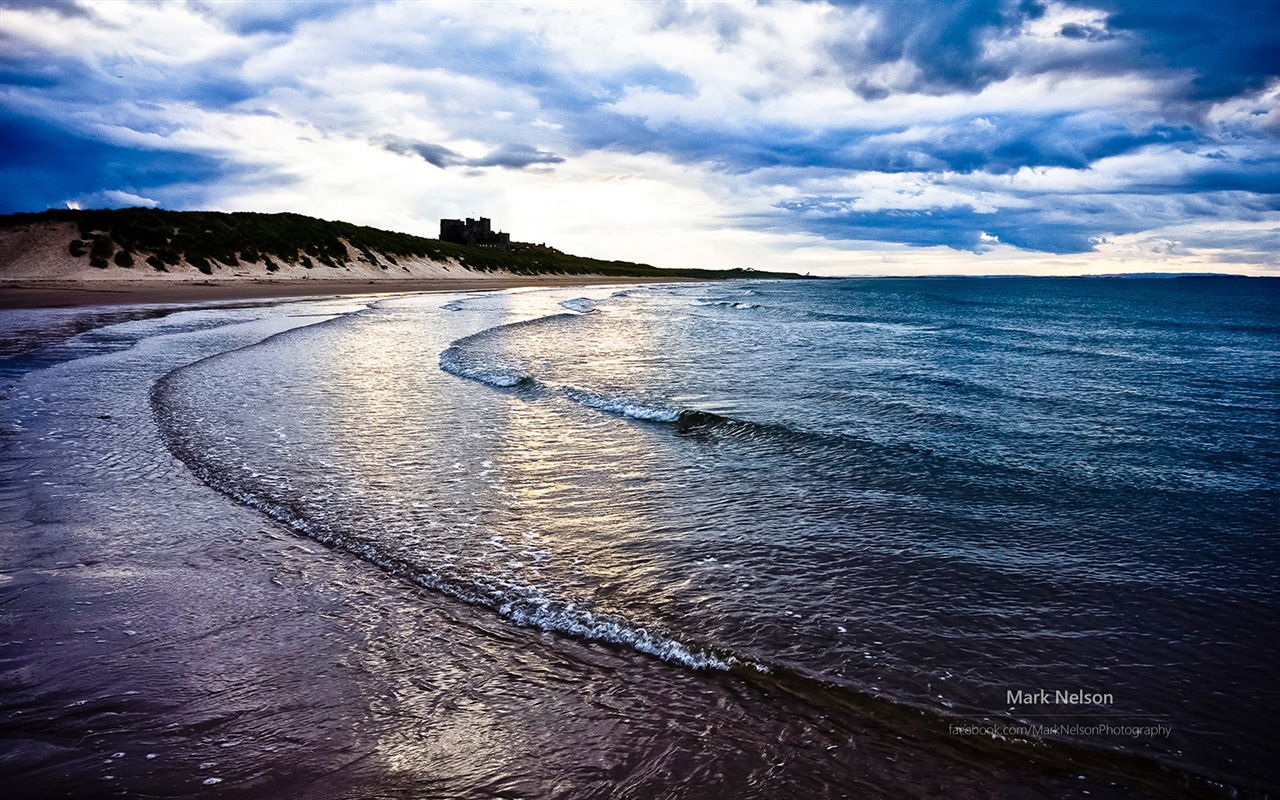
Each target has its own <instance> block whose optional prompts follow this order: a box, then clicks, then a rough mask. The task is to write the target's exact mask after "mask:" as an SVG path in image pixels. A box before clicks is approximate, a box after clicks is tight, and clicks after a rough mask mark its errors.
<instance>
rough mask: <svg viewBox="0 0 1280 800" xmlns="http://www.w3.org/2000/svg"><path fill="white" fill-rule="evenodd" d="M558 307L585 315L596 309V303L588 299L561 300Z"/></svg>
mask: <svg viewBox="0 0 1280 800" xmlns="http://www.w3.org/2000/svg"><path fill="white" fill-rule="evenodd" d="M559 305H560V306H561V307H562V308H567V309H569V310H570V311H576V312H578V313H579V314H586V313H589V312H590V311H592V310H593V309H594V308H595V307H596V301H595V300H592V299H591V298H589V297H575V298H573V299H572V300H561V301H560V303H559Z"/></svg>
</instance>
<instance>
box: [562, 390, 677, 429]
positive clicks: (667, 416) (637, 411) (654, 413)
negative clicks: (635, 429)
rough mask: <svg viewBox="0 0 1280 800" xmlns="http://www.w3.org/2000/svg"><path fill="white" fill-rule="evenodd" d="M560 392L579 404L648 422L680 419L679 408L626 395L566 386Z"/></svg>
mask: <svg viewBox="0 0 1280 800" xmlns="http://www.w3.org/2000/svg"><path fill="white" fill-rule="evenodd" d="M561 393H562V394H563V395H564V396H565V397H567V398H569V399H570V400H572V401H573V402H575V403H577V404H578V405H581V406H586V407H587V408H595V409H599V410H600V411H608V412H609V413H611V414H617V415H618V416H621V417H627V418H629V419H640V420H647V421H650V422H676V421H677V420H679V419H680V409H678V408H672V407H670V406H664V405H659V404H655V403H644V402H641V401H639V400H633V399H631V398H627V397H615V396H610V395H602V394H596V393H595V392H587V391H584V390H582V389H574V388H573V387H569V386H566V387H564V388H563V389H561Z"/></svg>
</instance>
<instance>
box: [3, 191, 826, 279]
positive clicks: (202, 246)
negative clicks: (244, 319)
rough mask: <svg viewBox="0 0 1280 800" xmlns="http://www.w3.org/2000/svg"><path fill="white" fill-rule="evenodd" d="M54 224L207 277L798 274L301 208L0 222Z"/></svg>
mask: <svg viewBox="0 0 1280 800" xmlns="http://www.w3.org/2000/svg"><path fill="white" fill-rule="evenodd" d="M42 222H43V223H47V222H72V223H75V224H76V225H77V227H78V229H79V235H80V238H79V239H76V240H75V241H73V242H71V244H70V245H69V252H70V253H71V255H73V256H76V257H77V258H79V257H82V256H84V255H86V254H87V255H88V256H89V258H90V262H89V263H90V264H92V265H93V266H95V267H102V268H106V267H107V266H109V262H108V259H110V258H111V257H112V254H113V253H116V247H117V246H118V247H119V248H120V252H119V253H117V254H116V259H115V263H116V264H117V265H119V266H122V267H123V266H126V262H127V265H128V266H132V265H133V263H134V260H133V254H134V253H150V255H149V256H147V257H146V258H145V261H146V263H147V264H149V265H151V267H152V268H154V269H156V270H159V271H160V272H167V271H168V267H171V266H176V265H177V264H179V263H181V261H182V259H184V258H185V259H186V261H187V263H189V264H191V265H192V266H194V267H195V268H196V269H198V270H200V271H201V272H203V273H204V274H206V275H211V274H213V269H214V267H215V266H218V265H222V266H228V267H235V266H239V265H240V264H241V262H246V261H247V262H252V263H263V264H265V265H266V267H267V269H268V270H269V271H272V272H274V271H276V270H278V269H279V264H277V263H276V262H282V263H285V264H301V265H302V266H303V267H306V268H307V269H310V268H312V267H313V266H315V264H316V262H319V264H322V265H324V266H326V267H331V268H335V269H336V268H340V267H342V266H344V265H345V264H347V263H348V252H349V251H348V249H347V246H348V245H350V247H351V249H352V250H354V251H355V253H356V254H357V255H356V258H358V259H361V260H364V261H367V262H368V263H370V264H374V265H377V266H379V267H381V268H382V269H384V270H385V269H387V268H388V264H394V265H397V266H398V265H399V261H398V260H397V259H398V258H424V259H431V260H433V261H438V262H445V261H449V260H452V261H455V262H457V263H458V264H461V265H462V266H463V267H466V268H467V269H472V270H478V271H483V272H492V271H495V270H506V271H508V272H514V273H517V274H522V275H534V274H548V273H551V274H562V275H586V274H593V275H608V276H619V277H621V276H643V277H655V278H676V277H680V278H699V279H702V280H719V279H729V278H746V277H757V278H799V277H801V276H799V275H793V274H791V273H782V272H758V271H756V270H751V269H732V270H705V269H659V268H657V267H651V266H649V265H647V264H633V263H631V262H628V261H600V260H598V259H594V258H583V257H581V256H573V255H569V254H567V253H562V252H560V251H559V250H556V249H555V248H551V247H544V246H537V245H530V246H523V247H521V248H520V249H513V250H499V249H495V248H488V247H470V246H467V245H460V244H453V243H450V242H441V241H438V240H436V239H427V238H424V237H421V236H411V235H410V234H407V233H396V232H394V231H384V230H379V229H377V228H369V227H365V226H361V225H352V224H350V223H348V222H328V221H325V220H320V219H315V218H313V217H304V216H302V215H301V214H258V213H253V212H235V213H224V212H219V211H162V210H160V209H153V208H124V209H119V210H83V211H82V210H72V209H50V210H49V211H43V212H40V213H37V214H28V213H20V214H9V215H6V216H0V227H11V226H16V225H31V224H38V223H42Z"/></svg>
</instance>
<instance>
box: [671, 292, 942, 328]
mask: <svg viewBox="0 0 1280 800" xmlns="http://www.w3.org/2000/svg"><path fill="white" fill-rule="evenodd" d="M694 305H696V306H701V307H703V308H713V309H727V310H731V311H750V312H755V313H757V314H764V315H768V316H769V317H770V318H773V319H781V320H783V321H792V322H843V323H847V324H850V325H863V326H866V327H868V328H877V329H881V330H886V331H892V332H894V333H936V332H937V330H938V329H937V328H933V327H926V326H921V325H908V324H905V323H901V322H885V321H884V320H877V319H869V318H867V317H864V316H859V315H856V314H834V313H831V312H828V311H812V310H809V309H801V308H787V307H785V306H771V305H767V304H764V303H752V302H744V301H742V300H730V299H724V298H704V299H701V300H696V301H694Z"/></svg>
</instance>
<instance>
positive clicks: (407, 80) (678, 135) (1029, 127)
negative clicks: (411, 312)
mask: <svg viewBox="0 0 1280 800" xmlns="http://www.w3.org/2000/svg"><path fill="white" fill-rule="evenodd" d="M1277 19H1280V15H1276V14H1274V8H1273V7H1272V6H1271V5H1270V4H1269V3H1267V2H1257V3H1251V2H1245V1H1243V0H1241V1H1237V2H1232V3H1223V4H1206V3H1203V2H1198V1H1187V2H1172V1H1170V2H1163V3H1159V4H1154V3H1150V2H1146V0H1133V1H1132V2H1126V1H1123V0H1081V2H1056V1H1044V2H1042V1H1040V0H972V1H971V2H957V3H935V2H927V1H924V0H921V1H920V2H916V1H915V0H894V1H892V2H891V1H888V0H875V1H874V2H865V3H858V2H849V3H839V4H829V3H824V2H777V3H705V4H703V3H676V2H673V3H618V4H614V3H608V4H606V3H585V4H580V3H565V4H550V3H530V4H528V5H524V6H521V5H515V4H500V5H487V4H481V3H470V2H459V3H449V2H432V3H420V2H411V3H395V2H387V3H351V4H345V3H339V2H316V3H305V2H290V3H263V2H217V3H200V2H189V3H185V4H183V3H166V4H159V5H152V4H135V3H112V2H103V3H93V2H82V3H73V2H17V3H0V180H2V181H3V183H4V185H5V186H6V191H5V192H4V195H3V198H2V199H0V203H2V204H3V207H0V211H4V212H7V211H17V210H34V209H39V208H43V207H47V206H57V205H63V204H66V203H80V204H85V203H91V204H102V205H105V204H121V203H138V202H147V203H152V202H154V203H158V204H160V205H162V206H165V207H169V208H196V207H201V208H227V209H241V208H243V209H253V210H291V211H299V212H302V213H311V214H316V215H320V216H329V217H339V218H343V219H349V220H352V221H356V222H361V223H365V224H374V225H382V226H384V227H396V228H399V229H404V230H411V231H415V232H419V233H426V234H428V235H429V234H430V233H431V232H433V231H434V230H435V223H436V220H437V219H438V218H439V217H441V216H457V215H460V214H472V215H475V214H479V213H484V214H486V215H489V216H493V217H494V218H495V219H497V220H498V221H499V222H500V224H502V225H503V227H504V228H505V229H509V230H512V231H513V233H515V234H516V236H517V238H529V239H536V240H547V241H551V242H554V243H555V244H557V245H558V246H562V247H565V248H566V249H572V250H577V251H579V252H583V253H586V254H592V255H603V256H607V257H619V258H645V259H647V260H650V261H652V262H654V263H661V264H665V265H673V266H674V265H683V264H686V263H689V261H690V260H691V259H696V260H697V261H699V262H702V263H705V264H706V265H708V266H732V265H739V264H746V265H755V266H770V267H779V266H780V267H788V266H790V267H792V268H800V267H801V266H803V267H804V268H809V267H811V266H812V267H814V268H816V269H819V270H824V271H840V270H841V269H843V270H854V269H856V270H858V271H879V270H882V269H888V267H884V266H883V265H884V264H886V263H888V262H886V261H885V258H886V256H885V253H886V252H888V253H892V254H893V255H894V259H896V261H897V263H898V264H899V265H901V263H902V259H904V258H912V257H914V259H915V260H914V263H915V264H916V265H917V267H916V268H917V269H923V268H926V267H927V268H930V269H931V268H935V267H936V268H938V269H946V270H948V271H986V272H991V271H998V269H1004V268H1013V267H1016V268H1018V269H1019V271H1031V270H1033V269H1046V270H1048V269H1054V270H1058V271H1073V270H1074V271H1081V270H1090V269H1095V268H1098V267H1101V266H1110V265H1115V264H1130V263H1131V264H1133V265H1135V267H1136V268H1167V269H1174V268H1178V269H1183V268H1195V267H1197V266H1200V267H1202V266H1204V265H1207V264H1213V265H1221V264H1232V265H1236V266H1237V267H1243V268H1247V269H1249V270H1251V271H1256V272H1266V271H1268V270H1270V269H1274V268H1277V266H1278V265H1277V253H1276V250H1275V244H1276V240H1277V232H1278V231H1280V146H1278V145H1280V77H1278V76H1280V22H1278V21H1277ZM135 198H136V199H135ZM606 232H607V235H606ZM1170 242H1174V243H1176V246H1173V245H1170V244H1168V243H1170ZM624 248H626V250H625V252H624V251H623V249H624ZM873 258H874V259H879V261H874V260H872V259H873ZM876 264H880V265H881V266H880V267H876V266H875V265H876ZM925 271H927V269H926V270H925Z"/></svg>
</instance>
